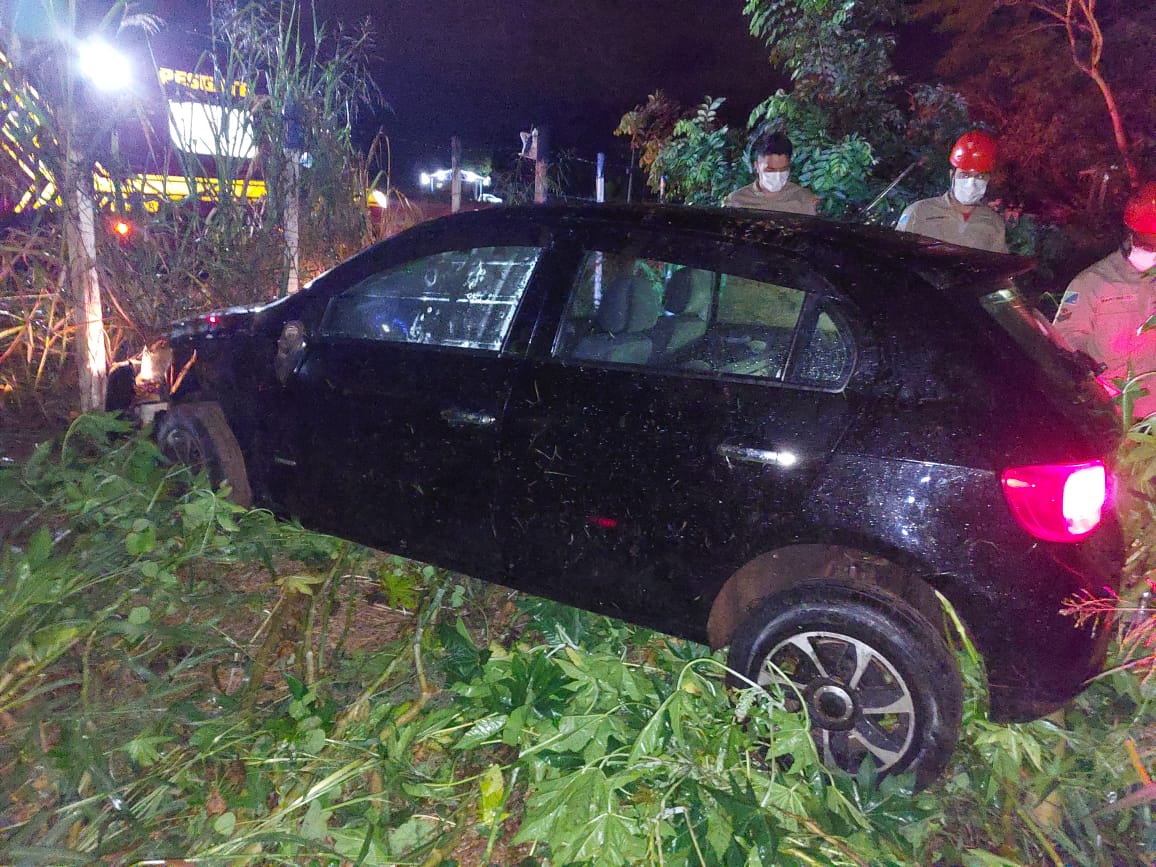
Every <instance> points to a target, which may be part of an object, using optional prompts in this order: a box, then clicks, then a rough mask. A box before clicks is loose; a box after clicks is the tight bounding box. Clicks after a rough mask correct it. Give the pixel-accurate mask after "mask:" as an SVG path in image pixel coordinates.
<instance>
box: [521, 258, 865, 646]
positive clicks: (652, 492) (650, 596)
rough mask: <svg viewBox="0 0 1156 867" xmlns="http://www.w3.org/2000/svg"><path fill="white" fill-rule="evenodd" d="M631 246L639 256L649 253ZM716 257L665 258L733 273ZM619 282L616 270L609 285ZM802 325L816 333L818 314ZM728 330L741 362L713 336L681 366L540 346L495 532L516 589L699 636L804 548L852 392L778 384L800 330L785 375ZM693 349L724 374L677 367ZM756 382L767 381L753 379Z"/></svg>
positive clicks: (566, 328) (524, 393) (806, 316)
mask: <svg viewBox="0 0 1156 867" xmlns="http://www.w3.org/2000/svg"><path fill="white" fill-rule="evenodd" d="M575 242H576V243H584V244H585V246H586V247H588V248H598V249H601V248H602V247H604V246H605V247H606V248H608V249H609V248H611V247H612V246H613V244H614V243H615V242H614V241H613V240H606V239H576V241H575ZM626 243H627V244H629V248H630V249H631V250H632V251H637V250H640V249H645V247H646V243H647V240H646V238H645V237H640V236H636V237H633V238H630V239H627V242H626ZM708 253H710V254H712V255H713V256H714V258H710V257H709V256H702V255H700V254H698V253H696V250H695V246H694V241H693V239H690V240H688V241H687V242H686V243H685V244H682V245H679V246H678V249H677V251H675V252H672V253H670V254H668V255H669V257H670V261H672V262H678V263H681V264H682V265H685V266H687V267H692V266H694V267H699V266H703V267H705V266H710V267H714V268H719V269H720V270H721V269H722V268H723V267H724V263H727V262H728V261H729V260H728V256H727V253H728V251H726V250H721V251H720V250H717V249H715V250H711V251H708ZM598 255H601V254H600V253H599V254H598ZM588 258H589V257H588ZM651 264H653V263H651ZM788 264H789V263H788ZM757 265H758V263H750V262H748V263H746V264H745V265H740V267H744V268H745V269H746V270H747V271H748V272H749V271H751V270H752V268H755V267H757ZM608 267H609V257H607V259H606V260H605V262H604V261H603V260H601V259H600V260H599V263H598V268H599V269H604V268H608ZM726 267H734V265H733V261H732V262H731V264H730V265H729V266H726ZM783 267H786V266H783ZM643 270H644V271H645V270H646V269H643ZM651 270H653V269H651ZM786 270H787V271H790V268H787V269H786ZM652 276H653V275H652ZM576 279H585V278H576ZM614 279H615V278H614V276H613V274H612V273H611V272H610V271H605V273H601V274H600V275H599V281H598V282H599V284H600V285H601V286H604V287H606V286H610V285H613V281H614ZM631 279H632V280H633V278H631ZM791 279H793V280H794V281H795V282H800V283H801V282H804V281H805V280H806V279H808V278H807V275H799V274H797V273H793V275H792V278H791ZM620 283H621V281H620ZM607 291H608V290H607ZM632 291H633V290H632ZM579 306H581V305H579ZM552 311H553V313H554V314H555V315H556V317H557V318H556V319H555V320H554V323H555V328H556V329H557V331H558V335H559V337H558V340H560V341H561V340H567V339H574V338H572V337H570V336H568V335H570V334H571V333H572V332H573V330H574V327H573V326H572V325H570V324H569V323H567V322H566V321H565V317H564V315H563V314H561V313H559V311H558V308H557V305H555V307H554V308H552ZM582 312H584V313H585V312H587V311H582ZM716 312H717V311H716ZM793 315H796V316H798V317H799V318H798V319H797V321H798V322H800V323H805V322H809V323H810V324H811V325H812V326H813V324H814V322H815V318H816V316H818V304H817V303H809V304H808V305H807V306H806V308H805V309H804V310H803V312H802V314H801V315H800V314H799V313H798V311H797V310H796V311H795V313H794V314H793ZM589 318H592V319H593V320H595V321H596V320H597V318H598V316H597V313H596V312H595V313H594V314H593V315H592V316H591V317H589ZM585 321H586V320H585V319H584V320H583V323H584V322H585ZM625 321H626V320H625V319H624V320H623V322H625ZM748 330H749V329H748ZM722 333H723V335H724V339H720V340H717V341H715V343H717V344H718V345H719V346H722V347H723V348H724V349H726V350H727V352H728V353H730V354H726V353H723V354H720V353H718V352H714V350H713V348H712V347H713V344H712V342H711V339H710V338H709V336H708V337H707V338H704V340H703V341H701V344H702V346H705V347H707V348H706V349H701V350H700V348H698V347H696V346H689V347H687V350H686V351H685V352H683V353H680V354H679V355H676V356H674V357H673V361H672V362H671V363H672V364H674V365H675V367H674V368H673V369H671V368H669V367H666V368H656V367H653V366H650V365H638V364H631V365H628V364H616V363H614V361H613V353H607V354H606V355H605V356H604V357H603V358H592V359H574V358H569V359H566V358H558V357H554V356H553V355H552V354H550V353H551V351H552V350H557V346H556V345H555V346H554V347H546V348H545V349H544V350H543V349H542V348H539V351H538V352H537V353H535V356H534V358H532V359H531V361H530V362H529V363H528V366H527V368H526V370H525V373H524V375H523V376H521V377H519V378H518V380H517V383H516V385H515V389H514V393H513V395H512V396H511V401H510V403H509V406H508V408H507V412H506V419H505V426H504V428H503V435H502V446H501V454H502V466H503V485H502V495H501V499H500V501H499V515H500V520H499V527H500V532H501V535H502V549H503V555H504V561H505V565H506V568H507V569H508V570H509V572H510V574H511V575H512V576H513V578H514V583H516V584H520V585H521V586H528V587H531V588H532V587H533V586H535V585H538V586H543V587H547V588H548V591H547V592H548V594H552V595H557V596H559V597H561V598H564V599H566V600H568V601H570V602H573V603H574V604H578V605H581V606H583V607H587V608H593V609H594V610H599V611H603V612H605V613H607V614H611V615H615V616H621V617H624V618H627V619H630V620H635V621H638V622H642V623H652V624H654V625H660V624H661V625H663V628H665V629H667V630H670V629H672V628H675V625H676V624H677V625H678V628H681V629H682V631H683V634H686V635H690V636H693V637H698V638H702V637H703V626H704V624H705V623H706V619H707V618H706V611H707V610H708V608H709V603H710V601H711V598H712V596H713V594H714V592H716V591H717V587H718V586H719V584H720V583H721V581H722V579H723V578H724V577H725V576H726V575H729V574H730V573H731V572H732V571H733V570H734V569H736V568H737V567H738V566H739V565H741V564H742V563H744V562H746V561H747V560H749V559H751V558H752V557H754V556H757V555H758V554H759V553H762V552H763V551H764V550H767V549H769V548H770V547H773V546H774V545H776V544H784V543H787V542H789V541H792V540H796V539H802V538H806V537H807V534H808V532H809V528H808V526H807V520H806V517H805V509H803V508H801V504H802V503H803V502H805V498H806V496H807V493H808V490H809V486H810V483H811V481H812V480H813V479H814V478H815V476H816V475H817V474H818V473H819V472H821V470H822V468H823V466H824V464H825V462H826V461H827V459H828V457H829V456H830V454H831V452H832V451H833V449H834V447H835V445H836V444H837V442H838V440H839V437H840V436H841V434H842V432H843V431H844V430H845V429H846V427H847V425H848V423H849V419H850V416H851V414H852V408H851V407H852V403H851V401H850V399H849V398H848V396H847V395H845V394H844V393H843V392H842V391H831V390H823V389H817V388H807V387H794V386H789V385H787V384H786V383H784V382H782V381H773V380H772V379H770V378H768V377H771V376H778V377H779V378H780V379H781V378H782V376H783V369H784V368H785V359H786V358H787V351H788V345H789V344H791V341H792V340H793V339H794V338H793V337H792V334H791V332H790V330H789V329H788V332H787V334H786V336H785V337H784V341H785V343H784V347H783V349H782V353H781V359H780V360H779V361H778V362H759V363H756V361H757V359H754V356H755V355H758V356H760V357H763V358H770V356H771V355H772V350H771V349H769V348H768V347H767V346H766V343H767V341H765V340H763V341H761V342H759V341H755V340H753V339H750V337H749V335H744V336H743V341H744V342H743V349H744V351H746V352H747V356H744V357H742V358H739V357H737V355H736V357H732V355H735V353H734V352H731V351H730V347H729V345H728V344H727V342H726V340H727V339H731V340H732V343H733V333H734V329H730V330H728V329H726V328H724V329H722ZM760 333H761V332H760ZM645 334H646V332H645V331H643V332H640V333H639V337H640V338H641V337H642V336H644V335H645ZM716 334H717V329H716ZM610 337H613V335H610ZM636 339H637V338H636ZM576 342H577V343H578V345H582V346H585V345H588V343H589V340H588V339H587V343H585V344H584V343H582V341H581V340H577V341H576ZM750 347H755V348H756V349H757V350H758V352H753V351H752V350H750ZM696 352H702V353H705V354H706V355H708V356H711V357H712V358H713V364H714V365H715V369H711V370H701V369H698V367H696V364H697V362H693V363H691V364H690V365H689V366H678V365H682V364H685V362H686V359H687V358H688V357H690V356H692V355H694V353H696ZM712 352H714V354H713V355H711V353H712ZM799 355H800V353H798V352H796V353H795V356H792V357H794V358H796V359H797V357H798V356H799ZM748 356H749V357H748ZM753 359H754V360H753ZM664 364H665V362H664ZM792 365H793V366H794V367H798V366H799V364H798V361H797V360H796V361H793V362H792ZM772 368H773V370H772ZM755 369H758V370H768V371H771V372H770V373H763V374H761V375H743V374H745V373H747V372H749V371H751V370H755ZM676 631H677V629H676Z"/></svg>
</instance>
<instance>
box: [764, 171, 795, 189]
mask: <svg viewBox="0 0 1156 867" xmlns="http://www.w3.org/2000/svg"><path fill="white" fill-rule="evenodd" d="M790 176H791V170H790V169H785V170H784V171H781V172H759V186H760V187H762V188H763V189H764V190H766V191H767V192H768V193H777V192H778V191H779V190H781V189H782V188H783V187H785V186H786V185H787V178H789V177H790Z"/></svg>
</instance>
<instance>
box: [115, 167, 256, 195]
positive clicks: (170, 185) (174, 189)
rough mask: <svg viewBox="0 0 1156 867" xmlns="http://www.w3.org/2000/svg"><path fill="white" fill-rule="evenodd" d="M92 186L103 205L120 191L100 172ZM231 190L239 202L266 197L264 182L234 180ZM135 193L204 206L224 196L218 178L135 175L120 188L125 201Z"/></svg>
mask: <svg viewBox="0 0 1156 867" xmlns="http://www.w3.org/2000/svg"><path fill="white" fill-rule="evenodd" d="M226 183H227V182H226ZM93 186H94V187H95V189H96V192H97V195H98V197H100V198H101V200H102V201H103V200H104V199H105V198H107V197H109V196H111V195H113V194H115V193H116V191H117V190H116V184H115V182H114V181H113V180H112V178H110V177H109V176H108V175H102V174H101V173H100V172H99V171H98V172H96V173H94V175H93ZM228 186H229V187H231V188H232V191H233V195H234V196H235V197H236V198H246V199H260V198H263V197H264V196H265V193H266V189H265V182H264V181H259V180H235V181H233V182H232V183H231V184H228ZM132 193H138V194H140V195H144V196H157V197H165V198H169V199H174V200H180V199H188V198H198V199H200V200H201V201H202V202H214V201H217V200H218V199H219V198H220V196H221V182H220V181H219V180H218V179H217V178H193V179H192V183H190V181H189V179H188V178H185V177H182V176H180V175H152V174H142V175H133V176H132V177H129V178H125V180H124V182H123V183H122V184H121V185H120V194H121V197H122V198H128V197H129V196H130V195H131V194H132ZM102 194H103V195H102Z"/></svg>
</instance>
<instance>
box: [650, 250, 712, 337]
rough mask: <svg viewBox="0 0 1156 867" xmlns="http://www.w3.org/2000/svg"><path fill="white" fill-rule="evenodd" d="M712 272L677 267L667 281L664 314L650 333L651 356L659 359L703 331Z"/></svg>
mask: <svg viewBox="0 0 1156 867" xmlns="http://www.w3.org/2000/svg"><path fill="white" fill-rule="evenodd" d="M713 286H714V274H712V273H711V272H710V271H702V270H700V269H698V268H679V269H678V270H677V271H675V272H674V273H673V274H671V275H670V279H669V280H667V281H666V291H665V293H664V299H663V306H664V307H665V308H666V309H665V313H664V315H663V316H662V317H660V318H659V320H658V322H657V323H655V326H654V330H653V332H652V339H653V341H654V356H655V358H662V357H664V356H669V355H672V354H673V353H675V352H677V351H678V350H680V349H681V348H682V347H684V346H686V345H687V344H688V343H693V342H694V341H696V340H698V339H700V338H701V337H703V336H704V335H705V334H706V325H707V322H706V320H707V318H708V317H709V316H710V300H711V289H712V288H713Z"/></svg>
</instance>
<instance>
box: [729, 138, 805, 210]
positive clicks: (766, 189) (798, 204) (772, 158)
mask: <svg viewBox="0 0 1156 867" xmlns="http://www.w3.org/2000/svg"><path fill="white" fill-rule="evenodd" d="M793 152H794V148H793V147H792V145H791V140H790V139H789V138H787V137H786V136H785V135H784V134H783V133H781V132H775V133H768V134H767V135H764V136H762V137H761V138H760V139H759V140H758V141H757V142H756V143H755V146H754V147H753V148H752V149H751V161H752V163H751V165H752V168H753V169H754V172H755V180H754V183H751V184H747V185H746V186H745V187H740V188H739V189H737V190H735V191H734V192H733V193H731V194H730V195H729V196H727V197H726V198H725V199H723V206H724V207H727V208H754V209H756V210H759V211H781V212H784V213H787V214H808V215H812V216H813V215H814V214H815V212H816V208H817V205H818V203H819V197H818V196H816V195H815V194H814V193H812V192H811V191H810V190H808V189H806V188H804V187H800V186H799V185H798V184H794V183H791V181H790V180H789V178H790V177H791V154H792V153H793Z"/></svg>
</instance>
